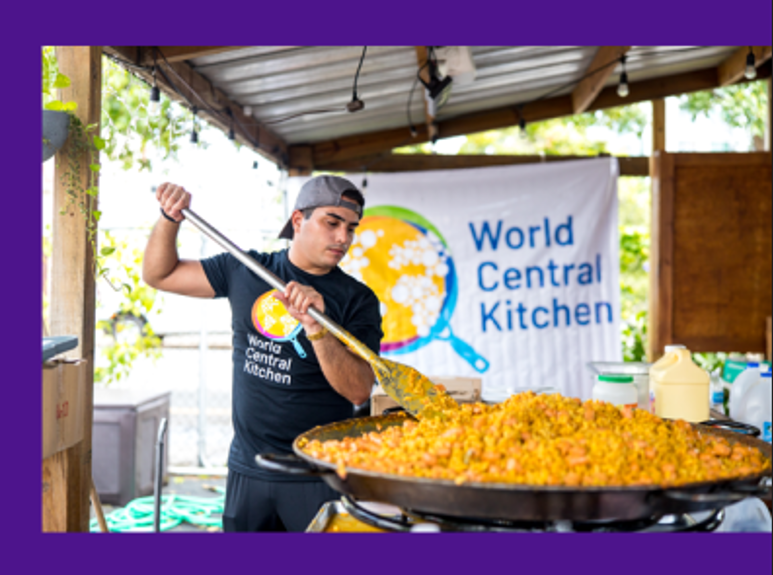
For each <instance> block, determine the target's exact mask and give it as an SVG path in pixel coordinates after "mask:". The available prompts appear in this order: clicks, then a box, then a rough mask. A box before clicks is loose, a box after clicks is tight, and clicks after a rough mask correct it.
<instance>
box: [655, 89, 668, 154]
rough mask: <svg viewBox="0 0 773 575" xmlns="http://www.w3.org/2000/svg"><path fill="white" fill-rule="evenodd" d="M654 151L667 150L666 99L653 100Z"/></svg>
mask: <svg viewBox="0 0 773 575" xmlns="http://www.w3.org/2000/svg"><path fill="white" fill-rule="evenodd" d="M652 151H653V152H665V151H666V101H665V99H663V98H658V99H656V100H652Z"/></svg>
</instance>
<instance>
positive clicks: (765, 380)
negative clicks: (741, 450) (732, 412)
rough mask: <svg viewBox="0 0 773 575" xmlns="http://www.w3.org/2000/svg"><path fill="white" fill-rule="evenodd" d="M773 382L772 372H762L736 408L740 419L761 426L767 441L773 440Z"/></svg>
mask: <svg viewBox="0 0 773 575" xmlns="http://www.w3.org/2000/svg"><path fill="white" fill-rule="evenodd" d="M772 389H773V384H772V383H771V373H770V372H769V371H766V372H765V373H763V374H761V375H760V377H759V378H758V379H757V383H755V384H754V385H752V386H751V387H750V388H749V389H747V390H746V393H744V395H743V397H742V398H741V401H740V403H739V405H738V406H737V408H736V413H737V415H738V417H737V418H733V419H737V420H738V421H742V422H744V423H748V424H749V425H753V426H755V427H759V428H760V431H762V436H761V438H762V439H764V440H765V441H767V442H770V441H771V436H770V420H771V410H772V409H773V406H771V402H773V395H771V390H772Z"/></svg>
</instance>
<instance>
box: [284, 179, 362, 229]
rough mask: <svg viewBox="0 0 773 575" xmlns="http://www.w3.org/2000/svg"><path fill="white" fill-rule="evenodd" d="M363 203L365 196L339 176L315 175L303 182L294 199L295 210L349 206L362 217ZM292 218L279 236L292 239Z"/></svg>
mask: <svg viewBox="0 0 773 575" xmlns="http://www.w3.org/2000/svg"><path fill="white" fill-rule="evenodd" d="M344 194H348V195H349V196H351V197H354V198H356V199H357V200H359V202H360V203H359V204H356V203H354V202H350V201H348V200H347V199H345V198H342V197H341V196H343V195H344ZM364 205H365V198H363V197H362V193H361V192H360V190H358V189H357V187H356V186H355V185H354V184H353V183H351V182H350V181H349V180H347V179H344V178H339V177H338V176H317V177H316V178H312V179H310V180H309V181H308V182H306V183H305V184H303V187H301V191H300V192H299V193H298V198H297V199H296V200H295V207H294V208H293V211H295V210H305V209H308V208H321V207H322V206H336V207H341V208H349V209H350V210H352V211H353V212H354V213H356V214H357V215H358V216H360V217H362V208H363V206H364ZM293 235H294V234H293V219H292V217H291V218H290V219H289V220H287V223H286V224H285V226H284V227H283V228H282V231H281V232H279V238H281V239H287V240H291V239H293Z"/></svg>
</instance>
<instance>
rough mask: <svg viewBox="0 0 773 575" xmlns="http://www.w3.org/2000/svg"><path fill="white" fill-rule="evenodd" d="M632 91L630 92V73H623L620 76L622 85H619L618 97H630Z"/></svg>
mask: <svg viewBox="0 0 773 575" xmlns="http://www.w3.org/2000/svg"><path fill="white" fill-rule="evenodd" d="M629 93H630V91H629V90H628V73H627V72H623V73H622V74H620V83H619V84H618V85H617V95H618V96H620V97H621V98H625V97H627V96H628V94H629Z"/></svg>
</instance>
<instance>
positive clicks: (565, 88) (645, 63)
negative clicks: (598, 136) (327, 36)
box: [190, 46, 736, 144]
mask: <svg viewBox="0 0 773 575" xmlns="http://www.w3.org/2000/svg"><path fill="white" fill-rule="evenodd" d="M597 49H598V47H596V46H559V47H549V46H475V47H472V48H471V53H472V59H473V62H474V63H475V66H476V71H477V73H476V78H475V80H474V81H473V82H472V83H470V84H468V85H465V86H461V85H457V86H453V87H452V92H451V96H450V98H449V100H448V102H447V103H446V105H445V106H444V107H443V108H442V109H441V110H440V112H439V113H438V116H437V117H438V120H444V119H448V118H452V117H455V116H459V115H463V114H469V113H473V112H478V111H483V110H486V109H491V108H497V107H501V106H506V105H514V104H519V103H525V102H529V101H532V100H534V99H536V98H539V97H541V96H543V95H544V94H546V93H548V92H553V91H554V93H553V94H552V95H555V96H558V95H562V94H568V93H570V92H571V91H572V90H573V89H574V85H575V84H576V83H577V82H578V81H579V80H580V79H581V78H582V77H583V75H584V74H585V73H586V72H587V69H588V66H589V65H590V63H591V61H592V60H593V57H594V56H595V54H596V51H597ZM734 50H736V47H734V46H705V47H702V46H634V47H632V49H631V50H630V51H629V52H628V54H627V64H626V68H627V71H628V77H629V80H630V81H631V82H632V83H634V82H636V81H640V80H646V79H650V78H655V77H660V76H667V75H672V74H678V73H684V72H689V71H693V70H699V69H702V68H708V67H713V66H717V65H718V64H719V63H720V62H722V61H723V60H725V59H726V58H727V57H728V56H729V55H730V54H732V53H733V51H734ZM361 54H362V46H336V47H320V46H314V47H312V46H300V47H299V46H255V47H248V48H242V49H238V50H233V51H229V52H223V53H219V54H215V55H210V56H203V57H200V58H195V59H193V60H191V61H190V64H191V65H192V66H193V67H194V68H195V69H196V71H197V72H199V73H200V74H201V75H202V76H204V77H205V78H207V79H208V80H209V81H210V82H212V84H214V86H216V87H217V88H219V89H221V90H222V91H223V92H225V93H226V94H227V95H228V97H229V98H230V99H231V100H232V101H234V102H236V103H238V104H240V105H242V106H251V107H252V113H253V116H254V117H255V118H256V119H257V120H258V121H260V122H262V123H265V124H266V125H267V126H269V127H270V128H271V129H272V130H273V131H274V132H275V133H277V135H279V136H280V137H282V138H283V139H285V141H286V142H287V143H288V144H298V143H314V142H318V141H323V140H329V139H332V138H336V137H340V136H347V135H353V134H359V133H366V132H373V131H377V130H384V129H389V128H397V127H403V126H404V127H407V126H408V116H407V108H408V100H409V94H410V92H411V89H412V87H413V86H414V84H415V78H416V72H417V60H416V52H415V49H414V47H413V46H404V47H403V46H369V47H368V50H367V54H366V56H365V60H364V63H363V66H362V70H361V72H360V77H359V81H358V94H359V97H360V99H361V100H362V101H363V102H364V103H365V109H364V110H361V111H359V112H356V113H349V112H347V111H346V110H345V106H346V104H347V103H348V102H349V101H350V100H351V98H352V87H353V81H354V75H355V72H356V70H357V65H358V64H359V60H360V56H361ZM619 72H620V65H619V64H617V65H616V68H615V72H614V73H613V75H612V76H611V77H610V78H609V80H608V81H607V84H608V85H614V84H615V83H617V82H618V75H619ZM622 103H624V101H622V100H621V104H622ZM319 110H326V111H328V110H335V111H332V112H330V111H328V112H326V113H316V114H304V113H305V112H310V111H319ZM410 114H411V118H412V121H413V122H414V123H415V124H422V123H424V102H423V90H422V89H421V86H420V85H418V86H417V87H416V90H415V91H414V93H413V97H412V99H411V106H410Z"/></svg>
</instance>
